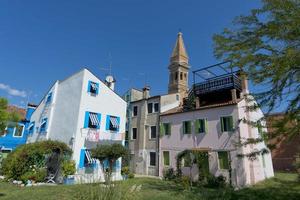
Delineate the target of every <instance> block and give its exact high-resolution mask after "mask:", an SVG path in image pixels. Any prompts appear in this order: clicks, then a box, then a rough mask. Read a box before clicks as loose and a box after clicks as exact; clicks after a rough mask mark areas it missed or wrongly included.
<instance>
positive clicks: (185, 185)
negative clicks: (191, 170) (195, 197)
mask: <svg viewBox="0 0 300 200" xmlns="http://www.w3.org/2000/svg"><path fill="white" fill-rule="evenodd" d="M181 184H182V186H183V188H184V189H185V190H188V189H190V186H191V179H190V177H189V176H182V177H181Z"/></svg>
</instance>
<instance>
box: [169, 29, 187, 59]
mask: <svg viewBox="0 0 300 200" xmlns="http://www.w3.org/2000/svg"><path fill="white" fill-rule="evenodd" d="M170 61H171V63H174V62H176V63H186V64H188V62H189V57H188V55H187V52H186V50H185V46H184V42H183V37H182V33H181V32H178V34H177V40H176V43H175V47H174V49H173V52H172V55H171V59H170Z"/></svg>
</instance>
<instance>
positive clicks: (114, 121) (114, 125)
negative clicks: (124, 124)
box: [106, 115, 120, 131]
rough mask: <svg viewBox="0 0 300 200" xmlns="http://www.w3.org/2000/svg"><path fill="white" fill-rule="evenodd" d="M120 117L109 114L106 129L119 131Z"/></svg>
mask: <svg viewBox="0 0 300 200" xmlns="http://www.w3.org/2000/svg"><path fill="white" fill-rule="evenodd" d="M119 127H120V117H115V116H110V115H107V117H106V130H110V131H119Z"/></svg>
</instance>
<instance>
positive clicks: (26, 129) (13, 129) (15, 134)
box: [0, 104, 36, 156]
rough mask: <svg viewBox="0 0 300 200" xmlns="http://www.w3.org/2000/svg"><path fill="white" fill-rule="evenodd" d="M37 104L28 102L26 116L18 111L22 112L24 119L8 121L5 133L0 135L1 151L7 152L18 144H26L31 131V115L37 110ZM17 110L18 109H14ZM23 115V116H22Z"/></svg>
mask: <svg viewBox="0 0 300 200" xmlns="http://www.w3.org/2000/svg"><path fill="white" fill-rule="evenodd" d="M35 108H36V106H35V105H32V104H28V106H27V109H26V113H25V116H24V114H22V112H18V110H17V112H18V113H20V114H21V117H23V119H22V120H21V121H19V122H18V124H16V123H8V125H7V127H6V131H5V133H4V134H3V135H2V136H0V149H1V152H2V153H4V156H5V154H7V153H9V152H11V151H12V150H14V149H15V148H16V147H17V146H19V145H21V144H25V143H26V140H27V136H28V134H29V133H30V128H32V127H30V117H31V115H32V113H33V111H34V110H35ZM14 110H15V111H16V109H14ZM22 115H23V116H22Z"/></svg>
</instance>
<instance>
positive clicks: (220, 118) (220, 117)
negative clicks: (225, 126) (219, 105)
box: [219, 113, 235, 133]
mask: <svg viewBox="0 0 300 200" xmlns="http://www.w3.org/2000/svg"><path fill="white" fill-rule="evenodd" d="M223 117H232V123H233V131H224V132H222V124H221V123H222V122H221V120H222V118H223ZM219 122H220V133H233V132H234V131H235V118H234V115H233V113H232V114H228V115H220V116H219Z"/></svg>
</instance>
